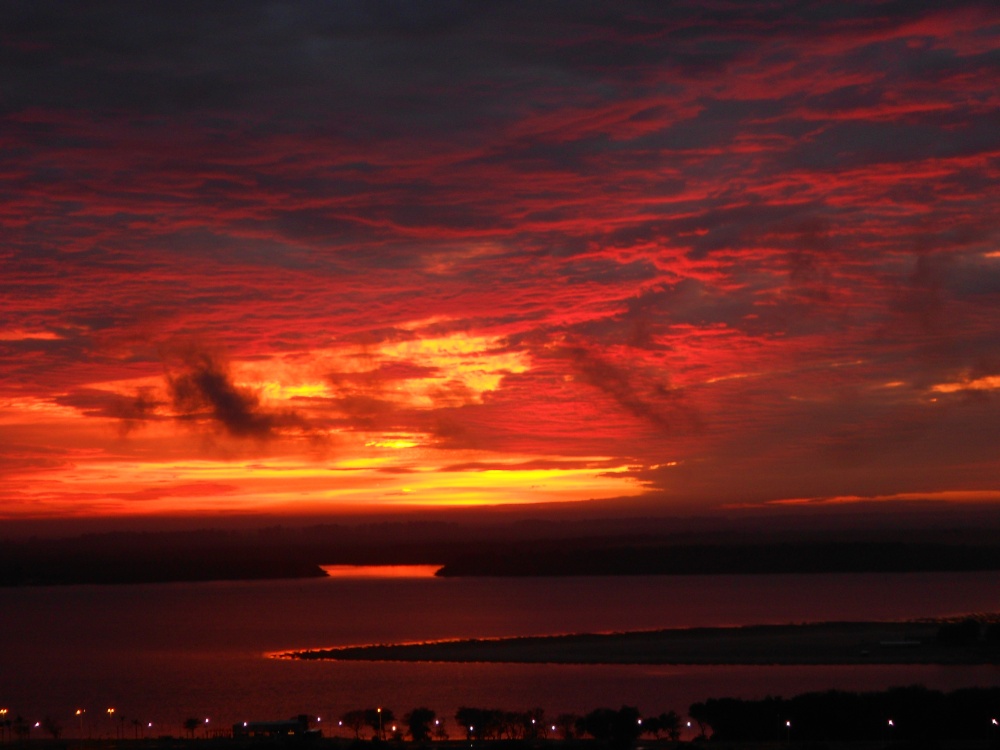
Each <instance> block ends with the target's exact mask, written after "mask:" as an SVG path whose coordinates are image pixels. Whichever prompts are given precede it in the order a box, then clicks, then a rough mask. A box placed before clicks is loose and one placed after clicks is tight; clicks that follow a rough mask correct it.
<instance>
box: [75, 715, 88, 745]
mask: <svg viewBox="0 0 1000 750" xmlns="http://www.w3.org/2000/svg"><path fill="white" fill-rule="evenodd" d="M85 713H87V709H85V708H78V709H76V717H77V718H78V719H79V720H80V739H81V740H82V739H83V715H84V714H85Z"/></svg>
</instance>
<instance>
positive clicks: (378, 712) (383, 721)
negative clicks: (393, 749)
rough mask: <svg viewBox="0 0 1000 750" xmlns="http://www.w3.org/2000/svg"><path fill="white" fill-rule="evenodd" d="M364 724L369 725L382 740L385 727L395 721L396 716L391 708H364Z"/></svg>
mask: <svg viewBox="0 0 1000 750" xmlns="http://www.w3.org/2000/svg"><path fill="white" fill-rule="evenodd" d="M364 716H365V724H367V725H368V726H370V727H371V728H372V729H373V730H374V731H375V733H376V736H377V737H378V738H379V739H380V740H382V739H385V728H386V726H388V725H389V724H392V722H393V721H395V719H396V717H395V715H394V714H393V713H392V710H391V709H388V708H366V709H365V710H364Z"/></svg>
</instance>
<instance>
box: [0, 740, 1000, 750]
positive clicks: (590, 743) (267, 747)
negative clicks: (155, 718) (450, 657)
mask: <svg viewBox="0 0 1000 750" xmlns="http://www.w3.org/2000/svg"><path fill="white" fill-rule="evenodd" d="M7 744H8V745H9V746H10V747H11V748H34V750H211V749H217V750H271V749H274V750H279V749H280V750H297V749H299V748H301V749H302V750H306V749H309V750H374V749H377V748H382V749H383V750H392V749H393V748H398V749H399V750H403V749H404V748H421V750H459V749H461V748H464V749H466V750H467V749H469V748H473V749H477V748H478V749H479V750H623V748H622V747H621V746H620V745H618V744H615V743H610V742H605V741H600V740H591V739H582V740H581V739H574V740H562V739H548V740H475V741H468V740H447V741H431V742H427V743H414V742H410V741H408V740H406V741H394V740H389V741H386V742H381V743H377V742H372V741H370V740H348V739H343V738H318V739H312V740H301V739H288V740H235V739H229V738H214V739H210V740H203V739H194V740H189V739H180V738H157V739H140V740H75V739H71V740H62V739H60V740H52V739H32V740H30V742H26V743H22V742H17V741H11V742H9V743H7ZM706 745H707V746H711V747H712V748H713V750H997V748H1000V742H997V740H995V739H990V738H984V739H981V740H969V739H953V740H948V739H942V740H927V739H925V740H892V739H890V738H886V739H879V740H866V741H855V742H844V741H824V742H816V741H796V740H775V741H771V742H754V741H741V742H736V741H715V740H708V741H694V742H688V741H685V742H673V741H669V740H665V739H659V740H645V739H643V740H639V741H638V742H636V743H635V744H634V745H632V746H631V748H630V750H685V749H689V750H693V749H696V748H698V747H704V746H706Z"/></svg>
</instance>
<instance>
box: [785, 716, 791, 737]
mask: <svg viewBox="0 0 1000 750" xmlns="http://www.w3.org/2000/svg"><path fill="white" fill-rule="evenodd" d="M791 741H792V722H791V720H788V721H786V722H785V742H786V743H791Z"/></svg>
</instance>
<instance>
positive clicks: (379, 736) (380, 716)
mask: <svg viewBox="0 0 1000 750" xmlns="http://www.w3.org/2000/svg"><path fill="white" fill-rule="evenodd" d="M376 711H378V738H379V739H380V740H384V739H385V732H383V731H382V707H381V706H379V707H378V708H377V709H376Z"/></svg>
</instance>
